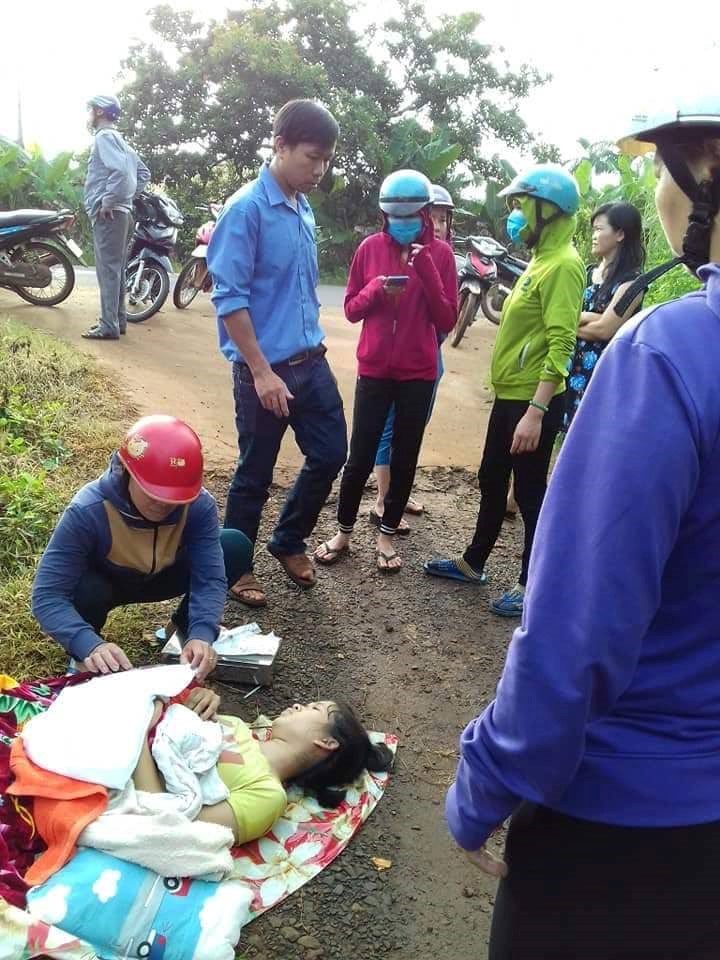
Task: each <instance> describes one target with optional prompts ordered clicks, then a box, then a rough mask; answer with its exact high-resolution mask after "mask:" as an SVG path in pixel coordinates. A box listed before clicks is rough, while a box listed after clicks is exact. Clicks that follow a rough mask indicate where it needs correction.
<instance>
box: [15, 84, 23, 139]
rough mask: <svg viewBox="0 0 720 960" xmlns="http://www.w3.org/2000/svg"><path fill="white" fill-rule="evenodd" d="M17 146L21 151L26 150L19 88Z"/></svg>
mask: <svg viewBox="0 0 720 960" xmlns="http://www.w3.org/2000/svg"><path fill="white" fill-rule="evenodd" d="M17 145H18V146H19V147H20V148H21V149H25V142H24V138H23V122H22V97H21V96H20V88H19V87H18V92H17Z"/></svg>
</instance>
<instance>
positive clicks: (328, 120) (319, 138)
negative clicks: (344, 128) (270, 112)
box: [273, 100, 340, 150]
mask: <svg viewBox="0 0 720 960" xmlns="http://www.w3.org/2000/svg"><path fill="white" fill-rule="evenodd" d="M339 135H340V128H339V127H338V124H337V120H336V119H335V117H334V116H333V115H332V114H331V113H330V111H329V110H326V109H325V107H323V106H322V105H321V104H319V103H316V102H315V101H314V100H290V102H289V103H286V104H285V106H284V107H281V108H280V109H279V110H278V112H277V114H276V116H275V120H274V121H273V137H282V138H283V140H284V141H285V143H286V144H287V145H288V146H289V147H296V146H297V145H298V144H299V143H312V144H315V145H316V146H318V147H322V148H323V149H325V150H331V149H332V148H333V147H334V146H335V144H336V143H337V139H338V136H339Z"/></svg>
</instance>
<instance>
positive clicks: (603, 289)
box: [563, 203, 645, 430]
mask: <svg viewBox="0 0 720 960" xmlns="http://www.w3.org/2000/svg"><path fill="white" fill-rule="evenodd" d="M591 226H592V252H593V254H594V255H595V256H596V257H599V258H600V260H599V263H598V264H597V265H596V266H593V265H591V266H589V267H588V286H587V287H586V289H585V295H584V298H583V309H582V313H581V314H580V326H579V328H578V341H577V346H576V347H575V353H574V354H573V357H572V360H571V361H570V367H569V371H570V372H569V376H568V380H567V392H566V394H565V397H566V406H565V418H564V423H563V429H564V430H567V429H568V427H569V426H570V423H571V422H572V418H573V417H574V415H575V411H576V410H577V408H578V405H579V403H580V401H581V400H582V397H583V394H584V393H585V390H586V389H587V385H588V383H589V382H590V377H591V376H592V372H593V370H594V369H595V366H596V364H597V362H598V360H599V359H600V355H601V353H602V352H603V350H604V349H605V347H606V346H607V345H608V343H609V342H610V340H612V338H613V336H614V335H615V334H616V333H617V331H618V330H619V329H620V327H621V326H622V324H623V323H624V322H625V321H626V320H627V319H628V318H629V317H631V316H632V315H633V314H634V313H637V311H638V310H639V309H640V306H641V305H642V296H639V297H638V298H637V300H635V301H634V302H633V304H632V305H631V307H630V309H629V310H627V311H626V312H625V314H624V316H622V317H619V316H618V315H617V313H615V309H614V308H615V304H616V303H617V302H618V300H619V299H620V297H622V295H623V294H624V293H625V291H626V290H627V288H628V287H629V286H630V283H631V282H632V281H633V280H634V279H635V278H636V277H637V276H639V274H640V273H641V272H642V269H643V263H644V260H645V249H644V247H643V237H642V219H641V217H640V213H639V211H638V210H637V208H636V207H634V206H633V205H632V204H631V203H606V204H603V206H601V207H598V209H597V210H596V211H595V213H594V214H593V216H592V220H591Z"/></svg>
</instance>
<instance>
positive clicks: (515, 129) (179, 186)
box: [122, 0, 544, 270]
mask: <svg viewBox="0 0 720 960" xmlns="http://www.w3.org/2000/svg"><path fill="white" fill-rule="evenodd" d="M352 13H353V7H352V6H351V5H350V3H349V2H347V0H269V2H263V3H262V5H260V4H258V3H248V4H245V5H243V6H242V8H241V9H236V10H233V11H231V12H229V13H228V15H227V16H226V17H225V19H223V20H221V21H217V22H211V23H202V22H200V21H199V20H196V19H194V18H193V17H192V15H191V14H189V13H179V12H176V11H174V10H173V9H172V8H171V7H170V6H169V5H164V6H159V7H156V8H155V10H154V11H153V14H152V20H151V26H152V31H153V34H152V38H151V39H150V40H149V41H148V42H144V43H141V44H138V45H136V46H135V47H134V48H133V49H132V50H131V51H130V55H129V57H128V59H127V60H126V62H125V67H126V69H127V74H128V78H129V79H128V83H127V84H126V86H125V89H124V90H123V92H122V99H123V105H124V108H125V112H124V118H123V124H124V129H125V131H126V133H127V135H128V136H129V138H130V140H131V141H132V142H133V144H134V145H135V147H136V148H137V149H138V151H139V152H140V154H141V155H142V156H143V158H144V159H145V161H146V162H147V163H148V165H149V166H150V167H151V169H152V171H153V177H154V179H155V181H156V182H165V184H166V186H167V188H168V189H169V190H170V191H171V192H172V194H173V196H174V197H175V198H176V199H177V201H178V203H179V204H180V206H181V209H182V210H183V213H184V214H185V215H186V218H187V220H186V226H185V228H184V229H183V232H182V234H181V253H186V252H187V247H188V245H189V244H190V243H191V242H192V235H193V233H194V230H195V229H196V228H197V226H198V225H199V224H200V223H201V222H202V221H203V220H204V219H206V217H207V214H206V212H205V211H203V210H201V209H199V207H200V205H201V204H203V203H207V202H209V201H210V200H220V201H224V200H225V199H226V198H227V196H228V195H229V194H231V193H232V192H234V191H235V190H236V189H237V188H238V187H239V186H240V185H241V184H242V183H244V182H246V181H247V180H248V179H251V178H252V177H254V176H255V175H256V173H257V168H258V165H259V151H261V149H262V148H263V147H267V146H269V135H270V129H271V123H272V117H273V114H274V113H275V111H276V110H277V109H278V107H279V106H281V105H282V104H283V103H284V102H285V101H286V100H289V99H291V98H293V97H312V98H316V99H319V100H321V101H322V102H324V103H325V104H326V105H327V106H328V107H329V108H330V109H331V110H332V111H333V113H334V114H335V115H336V117H337V118H338V121H339V123H340V127H341V139H340V143H339V144H338V155H337V158H336V164H335V170H334V173H333V174H331V175H330V176H328V178H327V180H326V182H325V183H324V184H323V189H322V190H321V191H319V192H318V193H317V195H316V196H315V197H314V198H313V201H312V202H313V206H314V207H315V209H316V211H317V215H318V223H319V225H320V228H321V236H320V239H321V247H320V250H321V262H322V266H323V267H324V268H325V270H327V268H332V267H333V266H338V265H342V266H346V265H347V261H348V259H349V254H350V253H351V252H352V250H353V249H354V247H355V246H356V245H357V242H358V239H359V237H360V236H362V234H363V233H364V232H366V231H367V230H368V229H369V228H371V227H372V226H373V225H374V224H375V223H376V222H377V191H378V187H379V185H380V182H381V180H382V179H383V177H384V176H385V175H386V174H387V173H388V172H390V171H391V170H392V169H397V168H398V167H400V166H407V165H414V166H419V167H420V168H421V169H422V170H423V171H424V172H426V173H427V174H428V176H430V177H431V178H432V179H433V180H435V181H437V180H440V182H442V183H444V184H445V185H448V186H450V187H453V188H457V187H458V186H461V185H464V184H465V183H466V182H474V181H475V180H476V179H477V178H478V177H487V176H493V175H494V176H496V177H497V176H498V174H499V169H500V168H499V162H498V160H497V158H496V157H495V156H494V155H492V156H490V155H488V154H487V152H486V151H485V150H483V145H484V144H485V143H486V142H490V143H493V144H496V143H497V142H498V141H499V142H502V143H506V144H508V145H510V146H513V147H521V146H522V147H525V146H527V145H529V144H532V142H533V138H532V135H531V134H530V133H529V131H528V130H527V128H526V126H525V123H524V122H523V120H522V118H521V116H520V114H519V112H518V109H517V108H518V104H519V103H520V102H521V101H522V99H523V98H524V97H525V96H526V95H527V94H528V93H529V92H530V90H531V89H532V88H533V86H535V85H537V84H539V83H542V82H543V80H544V78H543V77H541V76H540V75H539V74H538V73H537V72H536V71H534V70H533V69H531V68H530V67H522V68H521V69H520V70H519V71H518V72H511V71H510V70H503V69H500V68H498V67H496V66H494V58H493V57H492V53H493V51H492V49H491V48H490V47H489V46H488V45H487V44H484V43H482V42H481V40H480V39H479V35H480V32H481V25H482V17H481V16H480V15H479V14H476V13H465V14H462V15H460V16H455V17H452V16H443V17H441V18H439V19H438V20H436V21H433V22H431V21H430V20H429V19H428V16H427V14H426V11H425V9H424V6H423V4H421V3H419V2H415V0H401V3H400V15H399V16H397V15H395V16H392V17H390V18H389V19H386V20H384V21H383V20H382V19H380V21H379V22H378V23H376V24H375V25H374V26H373V27H371V28H369V29H368V30H367V31H366V32H365V33H364V35H360V34H359V33H358V32H357V31H356V30H355V29H353V27H352V26H351V24H350V18H351V15H352ZM457 170H462V171H463V172H464V173H465V176H464V177H457V176H451V174H455V173H456V172H457Z"/></svg>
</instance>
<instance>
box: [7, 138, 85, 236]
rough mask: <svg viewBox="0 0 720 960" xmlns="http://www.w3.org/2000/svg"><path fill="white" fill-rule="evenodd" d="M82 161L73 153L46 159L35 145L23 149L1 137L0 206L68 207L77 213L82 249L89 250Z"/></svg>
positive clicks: (12, 207) (8, 207)
mask: <svg viewBox="0 0 720 960" xmlns="http://www.w3.org/2000/svg"><path fill="white" fill-rule="evenodd" d="M83 182H84V174H83V164H82V162H81V158H79V157H76V156H74V155H73V154H72V153H59V154H58V155H57V156H56V157H54V158H53V159H52V160H48V159H46V158H45V157H44V156H43V155H42V153H41V152H40V149H39V148H38V147H30V149H29V150H23V149H22V148H21V147H19V146H18V145H17V144H15V143H12V142H11V141H10V140H5V139H4V138H0V209H2V210H14V209H19V208H22V207H25V208H28V207H29V208H32V207H38V208H39V209H44V210H52V209H55V210H59V209H62V208H67V209H69V210H72V211H73V213H75V214H77V216H78V221H77V223H76V227H75V230H76V232H77V233H78V234H79V235H80V239H81V246H82V247H83V249H84V250H87V251H91V250H92V240H91V234H90V224H89V223H88V220H87V217H86V215H85V211H84V209H83V203H82V199H83Z"/></svg>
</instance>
